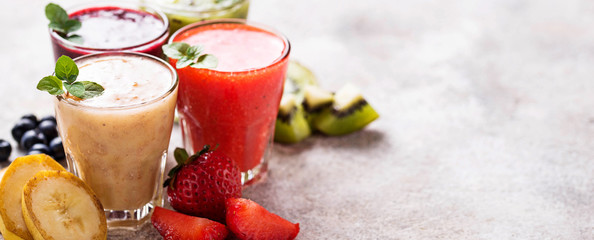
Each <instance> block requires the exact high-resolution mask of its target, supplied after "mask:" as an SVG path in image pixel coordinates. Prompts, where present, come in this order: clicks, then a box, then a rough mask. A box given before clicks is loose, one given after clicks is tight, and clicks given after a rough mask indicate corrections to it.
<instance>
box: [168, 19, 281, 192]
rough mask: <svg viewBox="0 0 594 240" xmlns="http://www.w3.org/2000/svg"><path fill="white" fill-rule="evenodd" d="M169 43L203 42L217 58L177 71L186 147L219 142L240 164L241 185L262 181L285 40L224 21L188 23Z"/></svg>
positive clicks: (262, 28)
mask: <svg viewBox="0 0 594 240" xmlns="http://www.w3.org/2000/svg"><path fill="white" fill-rule="evenodd" d="M217 31H223V32H224V33H226V34H222V35H220V34H218V33H217ZM210 33H213V34H210ZM197 38H198V39H200V40H197ZM196 40H197V41H198V42H195V41H196ZM169 42H170V43H171V42H186V43H189V44H190V45H196V44H198V45H203V46H204V49H205V50H204V52H205V53H210V54H214V55H215V56H217V58H218V60H219V66H218V67H217V68H215V69H204V68H202V69H197V68H192V67H186V68H182V69H177V72H178V75H179V78H180V84H179V85H180V90H179V96H178V101H177V104H178V106H177V111H178V113H179V116H180V125H181V127H182V134H183V141H184V146H185V147H186V149H187V150H188V152H192V153H194V152H196V151H199V150H200V149H202V147H203V146H204V145H205V144H209V145H211V146H215V145H218V149H219V151H222V152H223V153H225V154H226V155H228V156H229V157H230V158H232V159H233V160H234V161H235V162H236V163H237V164H238V166H239V168H240V170H241V174H242V176H241V178H242V183H243V184H251V183H253V182H254V181H256V180H258V179H260V178H261V177H262V176H263V175H264V174H265V173H266V171H267V160H268V158H269V152H270V148H271V146H272V137H273V134H274V125H275V119H276V116H277V113H278V107H279V103H280V99H281V95H282V90H283V85H284V79H285V74H286V71H287V67H288V59H289V52H290V44H289V41H288V40H287V38H286V37H284V36H283V35H281V34H280V33H278V32H276V31H274V30H272V29H270V28H268V27H265V26H261V25H258V24H253V23H251V22H247V21H245V20H241V19H224V20H212V21H205V22H200V23H195V24H191V25H188V26H186V27H184V28H182V29H180V30H179V31H177V32H176V33H175V34H173V35H172V37H171V39H170V40H169ZM224 42H227V44H223V43H224ZM169 61H170V63H171V64H172V65H175V63H176V61H177V60H175V59H170V60H169ZM252 64H255V65H253V66H252Z"/></svg>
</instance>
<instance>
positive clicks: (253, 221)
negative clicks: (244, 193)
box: [225, 198, 299, 240]
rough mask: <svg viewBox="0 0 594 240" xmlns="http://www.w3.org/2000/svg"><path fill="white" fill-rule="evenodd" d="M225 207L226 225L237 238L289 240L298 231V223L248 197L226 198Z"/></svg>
mask: <svg viewBox="0 0 594 240" xmlns="http://www.w3.org/2000/svg"><path fill="white" fill-rule="evenodd" d="M225 207H226V212H227V216H226V218H227V227H229V230H231V232H233V233H234V234H235V236H237V238H239V239H242V240H246V239H258V240H266V239H275V240H282V239H287V240H289V239H295V237H297V234H298V233H299V223H297V224H293V223H291V222H289V221H287V220H285V219H284V218H282V217H279V216H278V215H276V214H274V213H271V212H269V211H268V210H266V209H264V208H263V207H262V206H260V205H259V204H257V203H255V202H254V201H251V200H249V199H244V198H228V199H227V200H226V201H225Z"/></svg>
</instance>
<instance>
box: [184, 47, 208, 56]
mask: <svg viewBox="0 0 594 240" xmlns="http://www.w3.org/2000/svg"><path fill="white" fill-rule="evenodd" d="M202 50H204V48H203V47H202V46H198V45H196V46H191V47H189V48H188V49H187V50H186V55H187V56H188V57H190V58H194V57H196V56H198V55H199V54H200V52H202Z"/></svg>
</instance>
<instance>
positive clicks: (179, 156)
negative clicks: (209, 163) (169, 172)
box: [173, 148, 190, 164]
mask: <svg viewBox="0 0 594 240" xmlns="http://www.w3.org/2000/svg"><path fill="white" fill-rule="evenodd" d="M173 156H174V157H175V161H176V162H177V164H183V163H185V162H186V160H188V158H190V156H189V155H188V152H187V151H186V149H183V148H176V149H175V151H173Z"/></svg>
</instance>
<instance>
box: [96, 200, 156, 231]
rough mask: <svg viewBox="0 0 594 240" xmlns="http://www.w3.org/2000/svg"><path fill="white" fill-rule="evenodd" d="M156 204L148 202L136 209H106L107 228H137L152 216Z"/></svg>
mask: <svg viewBox="0 0 594 240" xmlns="http://www.w3.org/2000/svg"><path fill="white" fill-rule="evenodd" d="M154 208H155V204H153V203H152V202H150V203H147V204H146V205H144V206H143V207H141V208H139V209H136V210H109V209H105V210H104V212H105V218H106V219H107V228H109V229H126V230H137V229H139V228H140V227H141V226H142V225H143V224H144V223H145V222H146V221H147V220H148V219H150V218H151V214H152V213H153V209H154Z"/></svg>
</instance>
